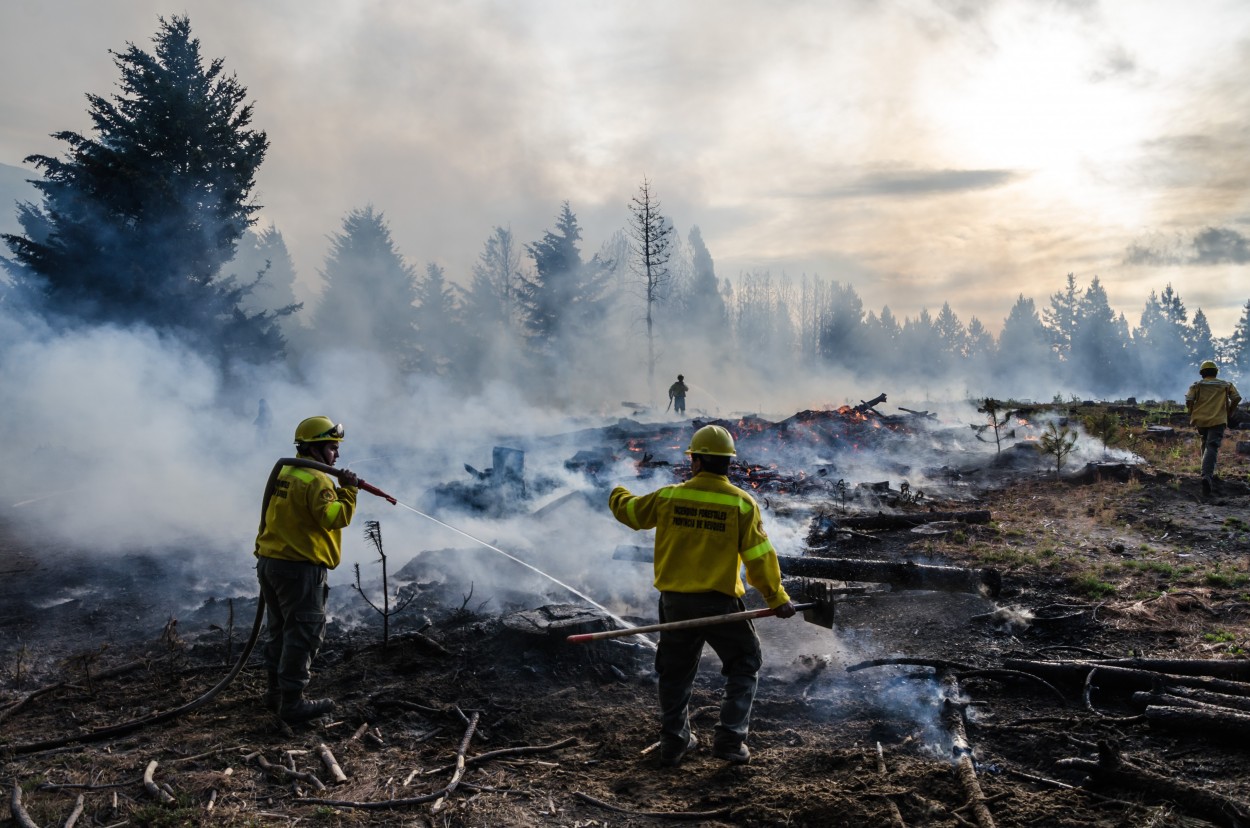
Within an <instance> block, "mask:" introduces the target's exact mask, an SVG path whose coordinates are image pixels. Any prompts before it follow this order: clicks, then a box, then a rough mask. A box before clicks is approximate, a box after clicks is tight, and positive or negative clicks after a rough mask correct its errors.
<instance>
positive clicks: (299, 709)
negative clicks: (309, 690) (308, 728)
mask: <svg viewBox="0 0 1250 828" xmlns="http://www.w3.org/2000/svg"><path fill="white" fill-rule="evenodd" d="M333 709H334V702H333V701H331V700H330V699H311V700H309V699H306V698H304V691H303V690H283V691H282V706H281V707H279V708H278V716H280V717H281V718H282V721H284V722H306V721H308V720H309V719H315V718H317V717H318V716H324V715H325V714H326V713H329V712H330V711H331V710H333Z"/></svg>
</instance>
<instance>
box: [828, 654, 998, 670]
mask: <svg viewBox="0 0 1250 828" xmlns="http://www.w3.org/2000/svg"><path fill="white" fill-rule="evenodd" d="M869 667H930V668H932V669H933V670H934V671H935V672H938V673H941V672H945V671H948V670H975V669H976V668H975V667H973V666H972V665H970V664H963V663H961V662H958V661H946V660H945V659H940V658H902V657H900V658H873V659H869V660H868V661H861V662H859V663H858V664H852V665H851V666H850V667H847V668H846V671H847V672H848V673H854V672H856V671H858V670H864V669H867V668H869Z"/></svg>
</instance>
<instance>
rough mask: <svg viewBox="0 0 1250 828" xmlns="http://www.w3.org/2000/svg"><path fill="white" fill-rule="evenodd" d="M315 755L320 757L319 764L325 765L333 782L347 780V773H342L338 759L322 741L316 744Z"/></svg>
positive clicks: (337, 782)
mask: <svg viewBox="0 0 1250 828" xmlns="http://www.w3.org/2000/svg"><path fill="white" fill-rule="evenodd" d="M317 755H318V756H320V757H321V764H323V765H325V766H326V770H327V771H329V772H330V776H331V777H332V778H333V779H334V782H335V784H339V783H342V782H346V781H347V774H345V773H343V768H342V767H340V766H339V762H338V760H337V759H335V758H334V754H333V753H331V752H330V748H329V746H327V745H326V744H325V743H324V742H323V743H321V744H319V745H317Z"/></svg>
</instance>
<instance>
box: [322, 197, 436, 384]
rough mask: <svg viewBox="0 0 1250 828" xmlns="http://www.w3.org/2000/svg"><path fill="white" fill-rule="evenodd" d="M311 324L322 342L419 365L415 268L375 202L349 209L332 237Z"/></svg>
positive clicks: (407, 367) (408, 367)
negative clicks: (396, 242)
mask: <svg viewBox="0 0 1250 828" xmlns="http://www.w3.org/2000/svg"><path fill="white" fill-rule="evenodd" d="M321 277H322V279H324V280H325V283H326V284H325V291H324V292H323V293H322V294H321V299H320V301H319V302H318V304H317V311H316V314H315V315H314V318H313V326H314V328H316V330H317V332H318V334H319V337H320V339H321V341H322V343H323V344H324V345H337V346H347V347H352V348H359V349H363V350H369V351H374V352H376V353H379V354H383V355H385V356H387V357H389V358H390V360H391V362H392V364H393V366H394V367H396V368H398V369H399V370H401V371H415V370H417V368H418V365H419V356H418V349H417V337H416V307H415V303H416V301H417V293H416V286H415V283H414V282H415V276H414V273H413V271H412V268H411V267H410V266H409V265H408V264H407V263H406V262H405V261H404V259H403V257H402V256H401V255H400V254H399V251H398V250H397V249H396V248H395V243H394V241H393V240H392V239H391V231H390V227H389V226H387V223H386V219H385V216H383V214H382V213H378V212H375V211H374V209H373V207H372V205H370V206H368V207H365V208H364V209H356V210H352V211H350V212H349V213H348V214H347V215H346V216H345V217H344V219H343V229H342V232H339V233H336V234H335V235H334V236H332V237H331V240H330V252H329V254H328V255H327V256H326V261H325V266H324V268H323V269H322V271H321Z"/></svg>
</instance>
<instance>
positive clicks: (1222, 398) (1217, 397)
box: [1185, 377, 1241, 428]
mask: <svg viewBox="0 0 1250 828" xmlns="http://www.w3.org/2000/svg"><path fill="white" fill-rule="evenodd" d="M1239 402H1241V395H1240V394H1238V393H1237V389H1236V387H1234V386H1233V384H1232V383H1231V382H1225V381H1224V380H1222V379H1215V378H1214V377H1211V378H1208V379H1203V380H1200V381H1198V382H1195V383H1194V384H1193V385H1191V386H1189V391H1187V392H1186V393H1185V405H1186V406H1187V407H1188V408H1189V423H1190V425H1194V426H1197V427H1198V428H1210V427H1211V426H1217V425H1227V424H1228V414H1229V412H1231V411H1232V410H1233V409H1234V408H1236V407H1237V403H1239Z"/></svg>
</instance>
